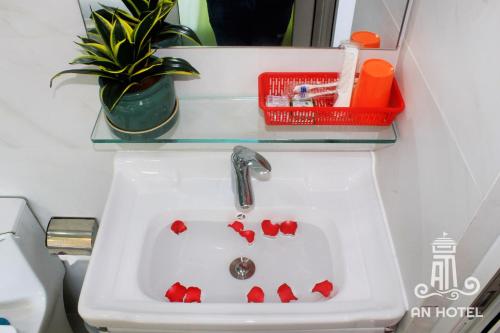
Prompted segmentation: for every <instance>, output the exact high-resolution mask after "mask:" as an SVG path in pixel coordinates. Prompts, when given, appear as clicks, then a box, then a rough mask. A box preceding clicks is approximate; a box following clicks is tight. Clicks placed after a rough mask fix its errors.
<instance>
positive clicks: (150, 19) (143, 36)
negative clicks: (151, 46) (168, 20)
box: [134, 7, 161, 54]
mask: <svg viewBox="0 0 500 333" xmlns="http://www.w3.org/2000/svg"><path fill="white" fill-rule="evenodd" d="M160 10H161V7H158V8H156V9H155V10H154V11H152V12H151V13H149V14H148V15H146V17H144V18H143V19H142V20H141V22H139V24H138V25H137V26H136V28H135V30H134V45H135V50H136V54H139V53H140V52H141V50H142V48H143V45H144V44H148V43H147V40H148V39H150V38H151V32H152V31H153V29H154V28H155V27H156V25H157V24H158V22H159V21H158V20H159V14H160Z"/></svg>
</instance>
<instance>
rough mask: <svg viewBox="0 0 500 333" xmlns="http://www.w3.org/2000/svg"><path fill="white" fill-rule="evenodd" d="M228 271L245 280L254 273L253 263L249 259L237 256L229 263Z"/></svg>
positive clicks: (236, 277)
mask: <svg viewBox="0 0 500 333" xmlns="http://www.w3.org/2000/svg"><path fill="white" fill-rule="evenodd" d="M229 273H231V275H232V276H233V277H234V278H235V279H238V280H246V279H249V278H251V277H252V275H253V274H254V273H255V264H254V263H253V261H252V260H251V259H248V258H246V257H239V258H236V259H234V260H233V261H232V262H231V264H230V265H229Z"/></svg>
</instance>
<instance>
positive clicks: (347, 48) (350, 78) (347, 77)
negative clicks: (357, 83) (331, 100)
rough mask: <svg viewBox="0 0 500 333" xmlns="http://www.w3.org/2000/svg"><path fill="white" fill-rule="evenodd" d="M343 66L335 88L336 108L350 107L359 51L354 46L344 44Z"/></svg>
mask: <svg viewBox="0 0 500 333" xmlns="http://www.w3.org/2000/svg"><path fill="white" fill-rule="evenodd" d="M343 47H344V64H343V66H342V73H341V75H340V81H339V85H338V87H337V92H338V97H337V100H336V101H335V106H337V107H349V105H351V95H352V88H353V87H354V77H355V74H356V65H357V63H358V55H359V49H358V48H357V47H356V46H355V45H354V44H344V45H343Z"/></svg>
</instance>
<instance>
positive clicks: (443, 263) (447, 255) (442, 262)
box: [415, 232, 480, 301]
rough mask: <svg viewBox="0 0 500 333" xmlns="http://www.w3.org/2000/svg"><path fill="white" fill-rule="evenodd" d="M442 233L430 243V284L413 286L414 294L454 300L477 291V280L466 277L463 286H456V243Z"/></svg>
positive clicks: (419, 296) (422, 296)
mask: <svg viewBox="0 0 500 333" xmlns="http://www.w3.org/2000/svg"><path fill="white" fill-rule="evenodd" d="M447 236H448V234H447V233H445V232H444V233H443V237H440V238H436V240H434V242H433V243H432V253H433V260H432V272H431V280H430V285H427V284H425V283H420V284H418V285H417V286H416V287H415V296H417V297H418V298H428V297H431V296H441V297H445V298H447V299H449V300H452V301H454V300H456V299H458V298H459V297H460V295H474V294H476V293H477V292H478V291H479V288H480V284H479V280H478V279H476V278H475V277H472V276H470V277H468V278H467V279H465V281H464V287H463V288H462V289H459V288H458V283H457V268H456V263H455V252H456V247H457V244H456V242H455V241H454V240H453V239H452V238H449V237H447Z"/></svg>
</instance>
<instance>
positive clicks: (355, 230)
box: [79, 151, 406, 332]
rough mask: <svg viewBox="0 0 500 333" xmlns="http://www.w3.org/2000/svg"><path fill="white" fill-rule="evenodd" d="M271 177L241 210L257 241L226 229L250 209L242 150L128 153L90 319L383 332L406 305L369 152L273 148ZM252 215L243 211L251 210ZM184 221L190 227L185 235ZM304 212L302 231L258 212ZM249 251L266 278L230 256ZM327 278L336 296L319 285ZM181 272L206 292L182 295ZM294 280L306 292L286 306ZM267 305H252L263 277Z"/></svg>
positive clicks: (124, 327) (99, 252)
mask: <svg viewBox="0 0 500 333" xmlns="http://www.w3.org/2000/svg"><path fill="white" fill-rule="evenodd" d="M264 155H265V157H266V158H267V159H268V160H269V162H270V163H271V164H272V168H273V170H272V176H271V178H270V180H268V181H259V182H254V183H253V186H254V193H255V207H254V209H253V210H251V211H250V212H247V213H246V218H245V219H244V220H243V222H244V224H245V228H246V229H250V230H254V231H255V232H256V236H255V240H254V242H253V243H252V244H251V245H249V244H248V243H247V241H246V240H245V239H244V238H242V237H240V236H239V235H238V234H237V233H236V232H235V231H234V230H232V229H231V228H229V227H228V226H227V225H228V224H229V223H231V222H232V221H234V220H235V219H236V215H237V214H238V213H239V212H238V211H237V210H236V209H235V205H234V194H233V192H232V185H231V165H230V163H229V157H230V152H223V151H221V152H178V151H170V152H155V153H153V152H148V153H140V152H121V153H118V154H117V156H116V159H115V166H114V178H113V183H112V186H111V190H110V193H109V196H108V201H107V204H106V208H105V211H104V214H103V217H102V221H101V223H100V230H99V233H98V236H97V240H96V244H95V248H94V251H93V254H92V258H91V262H90V265H89V268H88V272H87V275H86V277H85V282H84V286H83V289H82V293H81V296H80V303H79V312H80V314H81V315H82V317H83V318H84V319H85V321H87V322H88V323H89V324H91V325H93V326H97V327H106V328H107V329H108V330H109V331H110V332H142V331H144V332H183V331H193V330H194V331H197V332H220V331H227V332H229V331H241V330H247V331H259V330H260V331H262V332H267V331H270V330H281V331H287V330H299V331H301V332H305V331H306V330H307V332H309V330H311V331H312V330H315V329H322V330H324V331H323V332H328V331H329V330H332V331H335V329H346V328H356V329H371V330H370V331H374V332H375V331H378V330H382V329H383V328H384V327H387V326H391V325H394V324H395V323H397V322H398V321H399V320H400V319H401V317H402V316H403V314H404V312H405V310H406V305H405V299H404V294H403V290H402V286H401V283H400V275H399V271H398V267H397V264H396V258H395V255H394V253H393V250H392V241H391V239H390V235H389V234H388V231H387V226H386V222H385V221H384V218H383V213H382V207H381V203H380V200H379V197H378V195H377V191H376V187H375V183H374V179H373V174H372V160H371V155H370V154H369V153H312V152H311V153H298V152H297V153H291V152H287V153H279V152H266V153H265V154H264ZM240 217H241V216H240ZM178 219H180V220H182V221H184V222H185V224H186V226H187V228H188V229H187V230H186V231H185V232H183V233H181V234H179V235H177V234H175V233H173V232H172V231H171V229H170V224H171V223H172V222H173V221H174V220H178ZM264 219H271V220H272V221H273V222H281V221H285V220H294V221H297V222H298V229H297V233H296V235H295V236H284V235H278V236H277V237H276V238H270V237H267V236H264V235H263V234H262V231H261V227H260V222H261V221H262V220H264ZM240 257H246V258H250V259H251V260H252V261H253V263H254V264H255V274H254V275H253V276H252V277H250V278H248V279H246V280H239V279H235V278H234V277H233V276H232V275H231V273H230V264H231V262H232V261H233V260H235V259H236V258H240ZM323 280H329V281H331V282H333V284H334V292H333V294H332V295H331V296H330V297H329V298H325V297H323V296H321V295H320V294H319V293H312V292H311V289H312V288H313V286H314V284H315V283H317V282H320V281H323ZM175 282H181V283H182V284H183V285H185V286H197V287H199V288H200V289H201V290H202V297H201V299H202V302H201V303H191V304H187V303H170V302H169V301H168V299H166V298H165V296H164V295H165V291H166V290H167V289H168V288H169V287H170V286H171V285H172V284H173V283H175ZM282 283H287V284H288V285H289V286H291V287H292V289H293V291H294V293H295V295H296V296H297V298H298V300H297V301H294V302H291V303H288V304H283V303H281V302H280V299H279V297H278V295H277V293H276V290H277V288H278V287H279V286H280V285H281V284H282ZM256 285H257V286H260V287H261V288H262V289H263V290H264V291H265V302H264V303H259V304H257V303H251V304H249V303H247V298H246V294H247V293H248V291H249V290H250V289H251V288H252V287H253V286H256Z"/></svg>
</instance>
